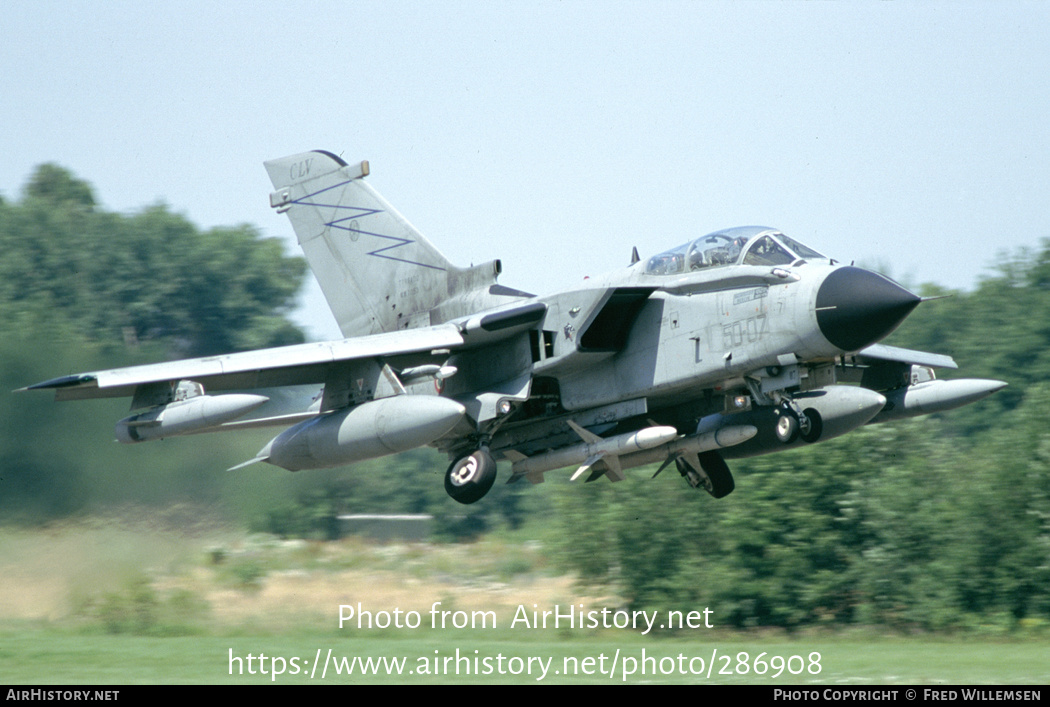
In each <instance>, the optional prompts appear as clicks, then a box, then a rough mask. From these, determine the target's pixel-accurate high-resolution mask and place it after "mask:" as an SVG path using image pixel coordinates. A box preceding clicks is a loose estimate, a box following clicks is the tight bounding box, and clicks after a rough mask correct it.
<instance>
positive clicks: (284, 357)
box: [20, 324, 464, 401]
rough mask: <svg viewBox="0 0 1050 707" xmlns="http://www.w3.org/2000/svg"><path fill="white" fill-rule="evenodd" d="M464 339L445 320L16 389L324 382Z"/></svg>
mask: <svg viewBox="0 0 1050 707" xmlns="http://www.w3.org/2000/svg"><path fill="white" fill-rule="evenodd" d="M463 343H464V339H463V334H462V333H461V332H460V330H459V328H458V327H456V326H455V325H452V324H447V325H439V326H433V327H427V328H422V329H408V330H404V331H397V332H390V333H385V334H374V335H371V336H362V337H356V338H353V339H343V340H341V341H327V342H322V343H311V344H297V345H294V346H282V347H279V348H273V349H260V350H258V351H245V352H242V353H235V354H227V355H224V356H207V357H204V358H194V359H186V360H183V361H170V362H166V363H154V364H147V365H143V366H131V367H128V368H116V369H111V370H105V371H92V372H88V373H79V374H74V375H69V376H62V377H59V378H52V379H51V380H46V381H43V382H41V383H36V384H34V385H30V386H27V387H25V388H21V389H20V390H22V391H24V390H42V389H54V390H55V399H56V400H60V401H61V400H88V399H92V398H120V397H126V396H132V395H135V391H136V390H137V389H138V388H139V387H140V386H148V385H152V384H158V383H168V382H172V381H179V380H193V381H197V382H198V383H201V384H202V385H204V386H205V387H206V388H207V389H208V390H247V389H252V388H273V387H278V386H285V385H307V384H323V383H325V382H327V381H328V379H329V377H330V371H331V368H332V367H333V366H336V365H338V364H341V363H349V362H352V361H357V360H362V359H372V358H380V357H382V358H389V357H395V356H401V355H408V354H418V353H425V352H429V351H433V350H435V349H448V348H454V347H458V346H462V345H463Z"/></svg>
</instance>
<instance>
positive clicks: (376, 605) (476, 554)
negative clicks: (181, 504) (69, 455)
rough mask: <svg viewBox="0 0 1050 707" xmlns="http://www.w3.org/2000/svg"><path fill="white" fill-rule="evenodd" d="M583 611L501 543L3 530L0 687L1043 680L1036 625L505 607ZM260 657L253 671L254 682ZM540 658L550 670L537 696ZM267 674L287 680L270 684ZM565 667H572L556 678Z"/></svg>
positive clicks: (96, 525)
mask: <svg viewBox="0 0 1050 707" xmlns="http://www.w3.org/2000/svg"><path fill="white" fill-rule="evenodd" d="M434 601H440V602H442V605H441V608H442V609H443V610H449V611H452V610H462V611H467V612H470V611H473V610H482V611H496V612H498V614H499V628H491V627H488V628H474V629H454V628H446V629H432V628H429V626H430V617H429V613H428V612H429V608H430V607H431V605H432V603H433V602H434ZM357 602H361V603H362V605H363V607H364V608H366V609H367V610H369V611H371V612H373V613H378V612H383V611H387V612H389V611H392V610H393V609H395V608H400V609H402V610H403V611H408V610H416V611H418V612H419V613H420V616H421V619H422V621H421V623H422V626H421V627H420V628H387V629H371V630H360V629H357V628H352V627H350V626H347V627H346V628H344V629H338V628H337V620H338V619H337V617H338V612H339V606H340V605H341V604H349V605H356V604H357ZM580 603H585V604H586V605H587V607H588V609H601V608H603V607H609V608H611V609H612V608H616V607H618V606H619V605H620V604H619V600H618V599H617V598H616V596H615V593H614V592H611V591H609V592H607V593H597V594H591V595H588V590H583V589H578V588H575V587H574V586H573V584H572V582H571V578H568V577H564V576H559V575H558V574H557V572H556V571H555V570H554V569H552V568H551V567H550V566H549V560H548V558H547V557H546V555H545V553H544V552H543V548H542V545H540V544H538V543H536V542H533V541H531V540H529V539H527V538H526V539H522V538H515V537H509V536H507V535H505V534H504V535H502V536H492V537H489V538H486V539H484V540H482V541H479V542H476V543H472V544H469V545H454V544H440V543H439V544H426V545H411V544H409V545H397V544H374V543H369V542H367V541H362V540H354V539H347V540H344V541H340V542H338V543H318V542H309V543H308V542H301V541H300V542H282V541H279V540H277V539H275V538H272V537H269V536H258V535H248V534H245V533H243V532H238V531H235V530H231V529H228V528H222V527H217V528H214V529H212V530H208V531H207V532H202V531H195V532H193V533H182V532H173V531H171V530H168V529H164V528H158V527H156V526H155V524H152V523H149V522H144V521H135V522H128V521H120V522H117V521H113V520H109V521H103V520H99V521H97V522H95V521H92V522H86V523H70V524H64V525H56V526H53V527H50V528H48V529H45V530H38V531H32V530H17V529H11V528H6V529H4V530H3V532H0V682H3V683H9V684H23V685H34V684H35V685H40V684H70V685H85V684H112V685H126V684H158V683H159V684H180V683H181V684H218V683H233V684H254V683H260V684H264V683H268V682H277V683H279V684H300V683H330V684H341V683H369V684H371V683H396V684H404V683H428V684H431V683H452V684H463V683H513V684H517V683H520V684H535V683H536V682H543V683H612V684H623V683H624V682H626V683H628V684H639V683H699V684H726V683H736V684H742V683H746V684H759V685H768V686H777V685H805V684H811V685H829V686H848V685H863V684H913V685H914V684H922V685H930V684H938V683H943V684H1030V685H1042V684H1046V683H1048V682H1050V635H1048V634H1047V631H1046V630H1045V627H1042V628H1040V626H1033V627H1029V630H1026V631H1023V632H1018V633H1015V634H1011V633H1007V632H1005V631H1004V630H1002V629H1001V628H1000V629H997V627H998V626H999V624H997V623H995V622H992V623H991V624H990V626H989V627H988V628H987V629H986V630H984V632H979V631H975V632H970V633H968V634H966V635H965V636H960V637H958V638H951V637H942V636H922V637H905V638H901V637H886V636H883V635H881V634H880V633H878V632H877V631H875V630H874V629H862V630H858V629H853V630H850V631H849V632H844V633H835V632H833V631H831V630H825V631H813V632H809V633H804V634H801V635H799V636H796V637H792V638H786V637H785V634H784V633H782V632H755V633H745V634H738V633H731V632H727V631H725V630H723V629H721V628H716V629H714V630H709V629H706V628H698V629H693V630H685V631H680V632H679V633H677V634H673V635H669V634H667V633H664V634H663V635H655V632H654V634H650V635H640V633H639V632H638V631H633V630H630V629H609V628H605V629H587V630H584V629H579V628H576V629H572V628H565V627H564V626H563V627H562V628H560V629H547V630H544V629H538V628H527V627H522V626H520V625H519V626H517V627H516V628H512V627H511V625H510V624H511V619H512V617H513V616H514V615H515V610H516V608H517V607H525V609H526V610H531V609H532V606H533V604H536V605H538V607H539V608H540V609H541V610H543V609H551V608H553V607H554V605H558V606H560V607H561V608H562V610H565V609H566V608H567V607H568V606H569V605H572V604H580ZM702 608H703V607H683V609H702ZM713 609H715V615H714V621H715V624H714V625H715V626H716V627H718V614H717V607H713ZM231 651H232V656H233V657H235V658H240V659H241V660H240V661H237V660H234V661H233V662H232V673H231V660H230V658H231ZM329 651H331V655H332V657H333V659H335V661H338V663H339V664H342V661H343V659H347V660H351V659H353V658H355V657H357V658H372V659H377V658H386V659H388V660H389V659H395V658H396V659H399V660H402V659H403V660H404V664H403V665H404V667H403V669H402V670H401V672H400V673H397V672H388V671H387V670H385V669H381V670H379V672H374V671H370V672H368V673H367V674H365V675H362V674H361V673H360V667H357V669H356V673H355V674H354V675H352V676H351V675H347V674H346V673H345V671H344V672H342V673H338V672H337V671H336V669H335V668H334V667H333V666H334V665H335V664H336V663H333V662H332V661H322V665H318V666H317V667H316V670H315V667H314V664H315V662H317V660H318V655H320V656H321V657H322V658H325V659H327V657H328V654H329ZM457 651H458V653H457ZM475 651H476V652H475ZM745 653H746V654H747V655H746V657H744V656H742V655H741V654H745ZM814 653H819V654H820V657H819V661H818V660H817V659H816V658H815V657H814V656H812V655H811V654H814ZM249 654H250V655H251V656H252V662H251V665H249V663H248V656H249ZM763 654H764V655H763ZM259 656H265V658H266V659H265V661H263V663H264V664H265V671H266V672H265V674H264V673H263V672H262V668H263V664H260V661H259ZM499 656H503V662H502V663H500V662H498V659H499ZM792 656H797V657H794V658H792ZM530 657H531V658H532V659H533V661H532V662H531V664H530V663H529V662H528V659H529V658H530ZM643 657H644V658H645V659H646V660H645V661H644V662H643ZM712 657H713V658H714V661H713V662H712ZM457 658H465V659H466V660H465V661H463V660H457ZM475 658H476V659H477V660H478V662H477V663H476V664H475ZM293 659H294V662H293ZM789 659H790V660H789ZM274 661H276V662H274ZM435 661H437V662H436V664H435ZM522 661H524V662H522ZM537 661H542V666H544V667H546V668H547V671H548V672H547V674H546V675H545V676H543V677H542V680H537V678H540V677H541V671H542V667H541V664H540V663H539V662H537ZM756 661H760V662H758V663H757V664H756ZM783 661H789V662H787V663H786V664H785V663H784V662H783ZM325 662H327V665H328V670H327V675H325V677H324V678H323V679H322V677H321V675H322V672H324V667H323V664H324V663H325ZM274 665H277V666H278V667H280V666H281V665H283V666H284V668H285V672H284V674H281V675H278V676H277V678H276V680H273V676H272V675H271V673H272V667H273V666H274ZM818 665H819V671H818V670H817V669H816V668H817V666H818ZM567 666H568V667H570V668H571V667H572V666H575V669H573V670H570V671H569V672H566V667H567ZM745 666H746V672H745ZM778 666H780V670H781V674H780V675H779V676H775V673H776V672H777V671H778ZM457 667H458V669H459V674H457V673H456V670H457ZM530 667H531V672H530V670H529V668H530ZM785 667H786V668H790V671H789V670H787V669H784V668H785ZM424 668H425V672H424ZM643 668H644V669H645V673H644V674H643ZM756 668H757V669H758V670H760V671H761V670H764V671H765V672H764V674H761V675H756V672H755V671H756ZM479 669H480V672H481V673H482V674H480V675H479V674H478V670H479ZM625 669H626V672H628V673H630V674H627V675H625ZM654 669H655V674H654ZM632 671H633V672H632ZM513 672H518V673H520V674H517V675H515V674H511V673H513ZM610 672H611V673H612V675H610ZM792 672H794V673H795V674H791V673H792ZM694 673H695V674H694Z"/></svg>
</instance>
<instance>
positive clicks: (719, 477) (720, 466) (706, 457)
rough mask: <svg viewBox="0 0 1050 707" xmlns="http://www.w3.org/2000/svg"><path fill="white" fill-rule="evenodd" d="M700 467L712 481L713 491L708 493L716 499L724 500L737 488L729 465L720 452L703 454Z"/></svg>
mask: <svg viewBox="0 0 1050 707" xmlns="http://www.w3.org/2000/svg"><path fill="white" fill-rule="evenodd" d="M700 467H701V468H702V469H703V470H704V473H705V474H707V478H709V479H710V480H711V490H710V491H708V493H709V494H711V495H712V496H714V497H715V498H724V497H726V496H728V495H729V494H731V493H732V492H733V489H735V488H736V482H734V481H733V472H731V471H729V465H728V464H726V460H725V459H723V458H722V455H721V454H719V453H718V452H715V451H712V452H701V454H700Z"/></svg>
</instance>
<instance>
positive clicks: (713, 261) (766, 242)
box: [645, 226, 827, 275]
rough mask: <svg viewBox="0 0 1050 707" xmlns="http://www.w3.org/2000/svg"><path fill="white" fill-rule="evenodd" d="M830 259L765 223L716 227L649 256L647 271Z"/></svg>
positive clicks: (658, 272)
mask: <svg viewBox="0 0 1050 707" xmlns="http://www.w3.org/2000/svg"><path fill="white" fill-rule="evenodd" d="M807 258H808V259H814V258H817V259H822V260H827V257H826V256H823V255H821V254H820V253H818V252H817V251H815V250H813V249H812V248H808V247H806V246H804V245H802V244H801V243H799V242H798V241H796V240H794V239H792V238H788V237H787V236H785V235H784V234H783V233H781V232H780V231H777V230H776V229H774V228H767V227H766V226H740V227H739V228H727V229H726V230H724V231H716V232H714V233H710V234H708V235H706V236H703V237H701V238H697V239H696V240H695V241H690V242H689V243H685V244H683V245H680V246H678V247H677V248H672V249H671V250H665V251H664V252H663V253H660V254H658V255H654V256H653V257H651V258H649V262H648V263H646V265H645V273H646V274H647V275H679V274H681V273H688V272H695V271H697V270H704V269H707V268H713V267H718V266H721V265H791V264H792V263H795V262H797V261H799V260H805V259H807Z"/></svg>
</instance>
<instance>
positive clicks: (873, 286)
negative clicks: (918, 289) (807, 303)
mask: <svg viewBox="0 0 1050 707" xmlns="http://www.w3.org/2000/svg"><path fill="white" fill-rule="evenodd" d="M921 301H922V299H921V298H920V297H919V296H917V295H914V294H912V293H911V292H908V291H907V290H906V289H904V288H903V287H901V286H900V285H898V284H897V283H895V282H893V281H892V280H890V279H889V278H886V277H883V276H882V275H879V274H878V273H874V272H871V271H870V270H864V269H862V268H853V267H843V268H839V269H838V270H833V271H832V272H831V274H829V275H828V276H827V278H825V280H824V282H823V283H821V285H820V289H819V290H817V307H816V310H817V325H818V326H819V327H820V333H822V334H823V335H824V338H826V339H827V340H828V341H830V342H831V344H832V345H833V346H836V347H837V348H840V349H842V350H843V351H859V350H860V349H862V348H864V347H865V346H869V345H871V344H874V343H875V342H876V341H878V340H879V339H881V338H883V337H884V336H886V335H887V334H889V333H890V332H891V331H893V330H894V329H896V328H897V325H898V324H900V323H901V322H902V321H904V318H905V317H907V316H908V315H909V314H910V313H911V310H913V309H915V307H916V305H918V304H919V302H921Z"/></svg>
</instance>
